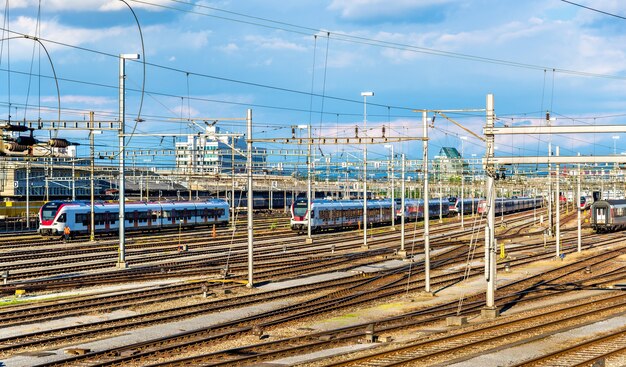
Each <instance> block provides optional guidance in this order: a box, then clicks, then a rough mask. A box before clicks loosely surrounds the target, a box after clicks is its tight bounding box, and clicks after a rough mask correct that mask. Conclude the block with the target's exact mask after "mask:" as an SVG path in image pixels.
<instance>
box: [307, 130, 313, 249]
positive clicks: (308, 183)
mask: <svg viewBox="0 0 626 367" xmlns="http://www.w3.org/2000/svg"><path fill="white" fill-rule="evenodd" d="M307 136H308V138H309V139H308V141H307V155H306V170H307V175H306V210H307V214H308V220H307V225H306V228H307V229H306V241H305V242H306V243H308V244H310V243H313V238H312V237H311V222H312V220H313V216H312V215H311V214H313V213H311V205H312V198H311V196H312V195H313V192H312V191H313V190H312V187H311V165H312V164H313V162H311V137H312V136H311V123H309V124H308V125H307Z"/></svg>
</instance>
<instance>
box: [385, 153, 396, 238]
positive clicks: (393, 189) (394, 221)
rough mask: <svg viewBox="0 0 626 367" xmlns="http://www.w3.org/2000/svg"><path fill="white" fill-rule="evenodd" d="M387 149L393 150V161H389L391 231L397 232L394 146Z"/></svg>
mask: <svg viewBox="0 0 626 367" xmlns="http://www.w3.org/2000/svg"><path fill="white" fill-rule="evenodd" d="M385 148H387V149H391V159H390V160H389V168H390V170H391V208H392V209H391V211H392V213H391V229H392V230H395V229H396V215H395V210H394V207H395V205H396V201H395V188H396V187H395V185H394V183H395V182H394V177H393V176H394V170H393V168H394V167H393V159H394V158H395V156H394V155H393V145H391V144H387V145H385Z"/></svg>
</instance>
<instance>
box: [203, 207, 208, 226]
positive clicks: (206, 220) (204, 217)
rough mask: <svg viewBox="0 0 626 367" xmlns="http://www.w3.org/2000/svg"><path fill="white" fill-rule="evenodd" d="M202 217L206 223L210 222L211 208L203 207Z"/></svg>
mask: <svg viewBox="0 0 626 367" xmlns="http://www.w3.org/2000/svg"><path fill="white" fill-rule="evenodd" d="M202 219H203V220H204V223H208V222H209V210H208V209H207V208H204V209H202Z"/></svg>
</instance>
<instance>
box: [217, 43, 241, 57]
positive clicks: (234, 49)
mask: <svg viewBox="0 0 626 367" xmlns="http://www.w3.org/2000/svg"><path fill="white" fill-rule="evenodd" d="M219 49H220V50H221V51H222V52H225V53H229V54H231V53H235V52H237V51H239V46H237V44H235V43H232V42H231V43H229V44H227V45H225V46H221V47H219Z"/></svg>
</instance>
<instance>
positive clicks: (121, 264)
mask: <svg viewBox="0 0 626 367" xmlns="http://www.w3.org/2000/svg"><path fill="white" fill-rule="evenodd" d="M138 59H139V54H120V73H119V78H120V83H119V84H120V85H119V119H120V130H119V132H120V133H119V145H120V147H119V150H120V152H119V164H120V168H119V170H120V172H119V187H118V192H119V194H118V198H119V237H120V247H119V253H118V259H117V267H118V268H122V269H124V268H127V267H128V266H127V264H126V249H125V245H126V244H125V226H124V224H125V223H124V221H125V219H124V210H126V205H125V200H126V197H125V192H124V191H125V182H124V170H125V169H126V166H125V161H124V155H125V154H126V152H125V147H126V137H125V135H126V131H125V121H126V117H125V115H126V109H125V108H126V107H125V105H124V100H125V97H126V85H125V79H126V60H138Z"/></svg>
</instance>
